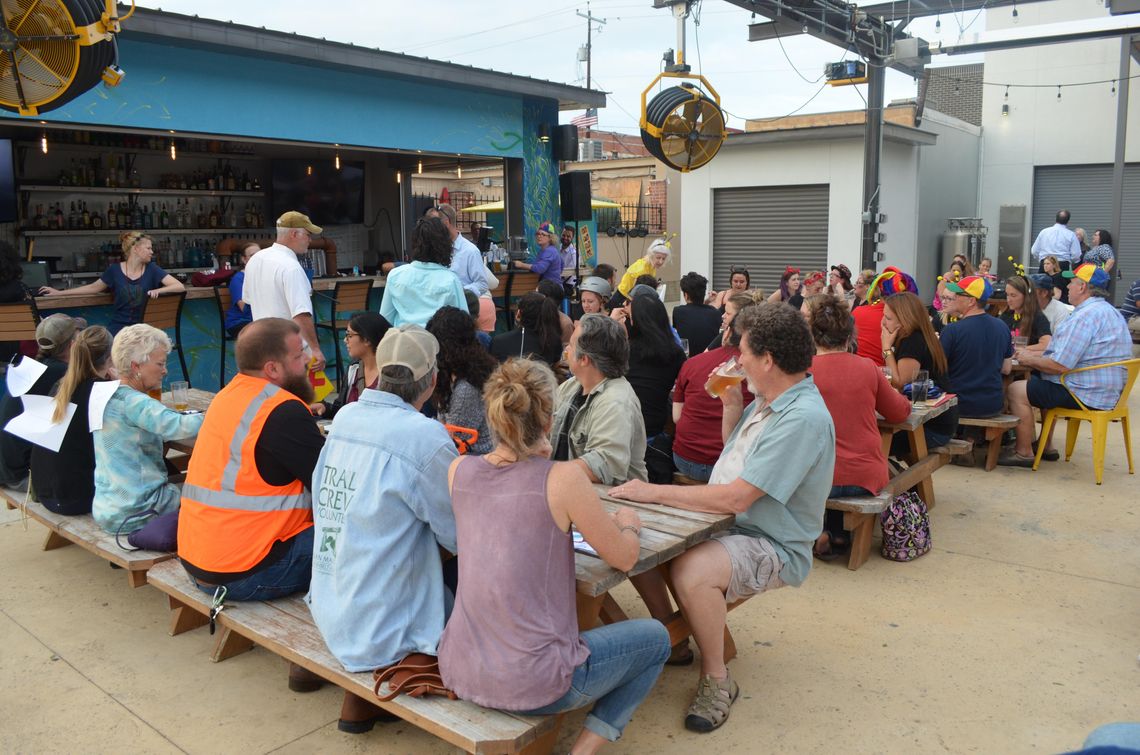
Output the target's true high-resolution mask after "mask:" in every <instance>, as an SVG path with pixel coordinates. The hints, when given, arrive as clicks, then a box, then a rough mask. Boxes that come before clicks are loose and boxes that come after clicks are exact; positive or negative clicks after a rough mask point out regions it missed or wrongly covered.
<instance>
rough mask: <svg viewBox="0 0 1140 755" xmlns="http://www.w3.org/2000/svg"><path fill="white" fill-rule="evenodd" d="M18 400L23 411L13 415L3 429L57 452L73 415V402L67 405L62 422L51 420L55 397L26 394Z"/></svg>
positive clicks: (74, 407)
mask: <svg viewBox="0 0 1140 755" xmlns="http://www.w3.org/2000/svg"><path fill="white" fill-rule="evenodd" d="M20 400H21V401H23V402H24V413H23V414H20V415H18V416H16V417H14V418H13V419H12V420H11V421H10V422H9V423H8V424H7V425H6V426H5V427H4V429H5V430H6V431H7V432H10V433H12V434H13V435H15V436H17V437H20V438H23V439H24V440H26V441H28V442H29V443H35V444H36V445H37V446H43V447H44V448H46V449H48V450H49V451H56V452H58V451H59V447H60V446H61V445H62V444H63V436H64V435H65V434H66V433H67V428H68V426H69V425H70V424H71V419H72V418H73V417H74V416H75V410H76V406H75V404H71V403H69V404H68V405H67V414H66V415H64V417H63V421H62V422H52V421H51V416H52V414H53V413H54V412H55V399H53V398H52V397H51V396H36V395H26V396H21V397H20Z"/></svg>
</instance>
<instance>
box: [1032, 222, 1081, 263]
mask: <svg viewBox="0 0 1140 755" xmlns="http://www.w3.org/2000/svg"><path fill="white" fill-rule="evenodd" d="M1032 252H1033V259H1035V260H1037V261H1038V262H1040V261H1041V260H1043V259H1045V258H1046V257H1048V256H1049V255H1053V256H1054V257H1056V258H1057V259H1058V260H1060V261H1061V262H1066V261H1067V262H1071V263H1073V265H1074V266H1076V265H1077V263H1079V262H1080V261H1081V242H1079V241H1077V234H1075V233H1073V232H1072V231H1070V230H1069V227H1068V226H1066V225H1061V224H1060V223H1054V224H1053V225H1052V226H1050V227H1049V228H1046V229H1045V230H1043V231H1041V233H1039V234H1037V239H1036V240H1035V241H1034V242H1033V247H1032Z"/></svg>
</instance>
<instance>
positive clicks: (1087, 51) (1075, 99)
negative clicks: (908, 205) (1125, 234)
mask: <svg viewBox="0 0 1140 755" xmlns="http://www.w3.org/2000/svg"><path fill="white" fill-rule="evenodd" d="M1017 10H1018V26H1020V27H1026V26H1035V25H1038V24H1048V23H1059V22H1066V21H1075V20H1078V19H1086V18H1100V17H1105V16H1108V15H1109V13H1108V10H1107V9H1106V8H1105V7H1104V6H1103V5H1101V4H1099V3H1095V2H1090V0H1056V1H1055V2H1043V3H1033V4H1026V5H1019V6H1018V7H1017ZM1012 24H1013V18H1012V14H1011V11H1010V10H1009V9H1008V8H999V9H995V10H990V11H987V12H986V28H987V29H991V30H997V29H1005V28H1009V27H1010V26H1012ZM1119 61H1120V40H1119V39H1107V40H1093V41H1088V42H1074V43H1069V44H1060V45H1045V46H1040V47H1029V48H1022V49H1017V50H1005V51H1001V52H991V53H987V54H986V56H985V71H986V72H985V79H986V81H987V82H995V83H1002V84H1005V83H1010V84H1045V85H1049V86H1046V87H1044V88H1040V89H1018V88H1010V90H1009V99H1008V100H1006V99H1005V89H1003V88H1001V87H998V86H987V87H985V94H984V98H983V105H982V127H983V153H984V163H983V168H982V180H981V187H982V188H981V213H982V217H983V219H984V220H985V223H986V225H988V226H989V228H990V234H989V237H988V239H987V245H986V251H987V254H988V255H989V256H994V255H995V254H996V253H997V241H998V239H997V225H998V217H999V212H1000V207H1001V206H1002V205H1018V204H1020V205H1025V207H1026V208H1027V212H1026V218H1027V220H1026V223H1027V226H1028V222H1029V221H1028V218H1029V217H1031V216H1032V214H1033V206H1032V203H1033V168H1034V166H1035V165H1070V164H1078V165H1080V164H1095V163H1100V164H1105V163H1112V161H1113V152H1114V148H1115V146H1114V145H1115V139H1116V104H1117V101H1116V97H1114V96H1113V95H1112V94H1111V84H1108V83H1105V84H1095V85H1091V86H1085V87H1069V88H1065V89H1063V90H1062V92H1061V99H1060V100H1059V101H1058V99H1057V89H1056V88H1055V87H1054V86H1052V85H1056V84H1067V83H1077V82H1084V81H1098V80H1110V79H1115V78H1117V77H1118V75H1119ZM1136 71H1137V66H1136V64H1135V63H1132V68H1131V74H1130V75H1136ZM1132 84H1133V90H1134V91H1133V92H1132V95H1131V96H1130V98H1129V108H1128V131H1129V135H1130V136H1131V138H1130V139H1129V144H1128V148H1127V150H1126V157H1125V159H1126V160H1127V161H1128V162H1135V161H1138V160H1140V131H1137V129H1138V128H1140V88H1137V87H1136V84H1137V81H1136V80H1134V81H1133V82H1132ZM1118 86H1119V85H1118ZM1006 102H1008V104H1009V109H1010V114H1009V116H1008V117H1002V115H1001V106H1002V104H1004V103H1006ZM1057 209H1061V208H1057ZM1073 222H1074V224H1077V225H1079V224H1080V219H1079V218H1073ZM1039 230H1040V229H1039V228H1028V227H1027V228H1026V229H1025V239H1026V243H1025V245H1024V247H1025V248H1024V250H1023V260H1027V259H1028V252H1029V245H1030V244H1031V243H1032V241H1033V238H1034V237H1035V236H1036V234H1037V232H1038V231H1039Z"/></svg>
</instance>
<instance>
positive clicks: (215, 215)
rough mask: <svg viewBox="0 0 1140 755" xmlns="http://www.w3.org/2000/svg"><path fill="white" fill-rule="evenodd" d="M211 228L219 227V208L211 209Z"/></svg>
mask: <svg viewBox="0 0 1140 755" xmlns="http://www.w3.org/2000/svg"><path fill="white" fill-rule="evenodd" d="M210 227H211V228H217V227H218V208H217V207H211V208H210Z"/></svg>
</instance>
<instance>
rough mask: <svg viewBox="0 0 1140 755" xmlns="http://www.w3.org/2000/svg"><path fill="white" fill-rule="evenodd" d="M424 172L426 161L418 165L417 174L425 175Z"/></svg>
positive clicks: (419, 162)
mask: <svg viewBox="0 0 1140 755" xmlns="http://www.w3.org/2000/svg"><path fill="white" fill-rule="evenodd" d="M423 172H424V161H423V160H420V161H418V162H417V163H416V173H418V174H419V175H423Z"/></svg>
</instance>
